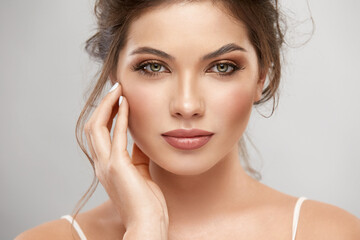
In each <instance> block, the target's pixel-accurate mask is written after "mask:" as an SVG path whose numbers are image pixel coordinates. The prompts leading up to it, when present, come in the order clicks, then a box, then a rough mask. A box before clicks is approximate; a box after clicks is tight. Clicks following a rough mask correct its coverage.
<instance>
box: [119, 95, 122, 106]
mask: <svg viewBox="0 0 360 240" xmlns="http://www.w3.org/2000/svg"><path fill="white" fill-rule="evenodd" d="M122 100H123V96H120V98H119V106H120V104H121V102H122Z"/></svg>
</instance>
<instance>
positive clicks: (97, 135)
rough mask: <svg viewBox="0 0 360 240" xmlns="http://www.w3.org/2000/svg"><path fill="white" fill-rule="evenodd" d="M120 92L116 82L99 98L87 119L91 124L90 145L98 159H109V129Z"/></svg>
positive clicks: (115, 111)
mask: <svg viewBox="0 0 360 240" xmlns="http://www.w3.org/2000/svg"><path fill="white" fill-rule="evenodd" d="M117 84H118V83H117ZM114 86H115V85H114ZM115 87H116V86H115ZM121 93H122V90H121V86H120V84H118V85H117V87H116V88H115V89H114V90H113V91H111V92H109V93H108V94H107V95H106V96H105V97H104V98H103V99H102V100H101V102H100V104H99V106H98V107H97V108H96V109H95V111H94V112H93V114H92V116H91V118H90V120H89V122H90V123H91V126H92V128H91V132H90V135H91V140H92V145H93V148H94V151H95V153H96V155H97V158H98V159H99V160H105V159H109V157H110V152H111V137H110V131H111V126H112V122H113V118H114V117H115V115H116V113H117V109H118V104H117V102H118V99H119V97H120V95H121Z"/></svg>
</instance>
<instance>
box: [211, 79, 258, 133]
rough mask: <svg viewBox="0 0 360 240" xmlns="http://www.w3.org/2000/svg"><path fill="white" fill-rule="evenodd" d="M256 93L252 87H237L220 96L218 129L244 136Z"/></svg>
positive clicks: (217, 111) (217, 112)
mask: <svg viewBox="0 0 360 240" xmlns="http://www.w3.org/2000/svg"><path fill="white" fill-rule="evenodd" d="M253 97H254V93H253V91H252V90H251V87H250V88H249V87H244V86H236V87H233V88H231V89H229V90H228V91H226V92H225V91H224V92H221V93H219V94H218V96H217V102H218V103H219V104H216V106H217V109H216V110H215V111H216V112H215V114H217V115H218V114H220V116H218V117H217V118H215V119H217V120H218V122H217V125H218V126H217V128H218V129H226V130H227V131H232V132H234V131H236V132H237V133H238V134H240V135H241V134H242V132H243V131H244V129H245V128H246V125H247V122H248V120H249V117H250V114H251V110H252V105H253Z"/></svg>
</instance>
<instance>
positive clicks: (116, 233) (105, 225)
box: [15, 202, 125, 240]
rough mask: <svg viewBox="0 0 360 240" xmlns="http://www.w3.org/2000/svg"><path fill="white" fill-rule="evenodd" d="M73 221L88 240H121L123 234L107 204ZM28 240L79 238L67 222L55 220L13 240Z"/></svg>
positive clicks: (121, 227)
mask: <svg viewBox="0 0 360 240" xmlns="http://www.w3.org/2000/svg"><path fill="white" fill-rule="evenodd" d="M75 220H76V222H77V223H78V225H79V227H80V229H81V230H82V232H83V233H84V235H85V236H86V238H87V239H88V240H91V239H122V236H123V235H124V233H125V228H124V226H123V224H122V221H121V219H120V218H119V216H118V215H117V213H116V212H115V211H114V210H113V209H112V208H111V204H109V202H105V203H104V204H102V205H99V206H98V207H96V208H93V209H91V210H89V211H86V212H83V213H79V214H78V215H77V216H76V218H75ZM30 239H31V240H32V239H37V240H43V239H44V240H45V239H47V240H48V239H52V240H60V239H62V240H78V239H80V237H79V235H78V234H77V231H76V230H75V228H74V227H73V226H72V225H71V223H70V222H69V221H68V220H66V219H57V220H53V221H50V222H46V223H43V224H41V225H39V226H37V227H34V228H32V229H29V230H27V231H25V232H23V233H21V234H20V235H19V236H17V237H16V238H15V240H30Z"/></svg>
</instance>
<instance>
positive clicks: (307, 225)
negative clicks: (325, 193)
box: [296, 200, 360, 240]
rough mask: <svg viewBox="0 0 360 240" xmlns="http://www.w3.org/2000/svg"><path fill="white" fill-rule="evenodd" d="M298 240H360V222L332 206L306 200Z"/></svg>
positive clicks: (302, 210)
mask: <svg viewBox="0 0 360 240" xmlns="http://www.w3.org/2000/svg"><path fill="white" fill-rule="evenodd" d="M296 235H297V239H300V240H301V239H319V240H320V239H326V240H332V239H347V240H357V239H360V220H359V219H358V218H357V217H356V216H354V215H352V214H351V213H349V212H347V211H345V210H343V209H341V208H339V207H336V206H334V205H331V204H327V203H323V202H319V201H315V200H306V201H304V202H303V204H302V207H301V211H300V216H299V222H298V229H297V234H296Z"/></svg>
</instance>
